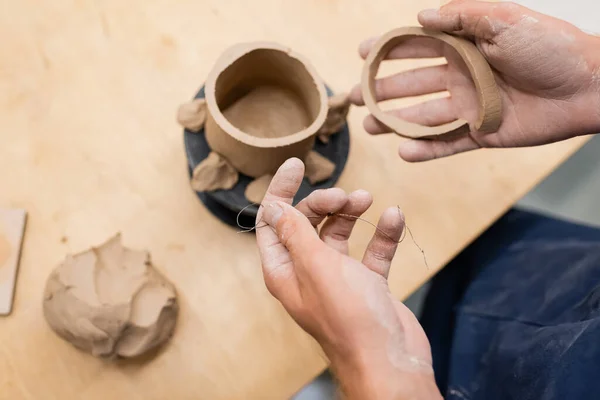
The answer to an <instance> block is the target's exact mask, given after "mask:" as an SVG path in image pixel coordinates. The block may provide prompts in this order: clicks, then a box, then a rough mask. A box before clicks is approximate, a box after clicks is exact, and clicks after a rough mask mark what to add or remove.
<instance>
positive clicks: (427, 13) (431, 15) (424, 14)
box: [419, 8, 440, 21]
mask: <svg viewBox="0 0 600 400" xmlns="http://www.w3.org/2000/svg"><path fill="white" fill-rule="evenodd" d="M439 15H440V10H438V9H436V8H428V9H427V10H423V11H421V12H420V13H419V20H425V21H428V20H432V19H437V18H438V17H439Z"/></svg>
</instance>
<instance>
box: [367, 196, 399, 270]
mask: <svg viewBox="0 0 600 400" xmlns="http://www.w3.org/2000/svg"><path fill="white" fill-rule="evenodd" d="M377 228H378V229H377V230H376V231H375V234H374V235H373V238H372V239H371V242H369V245H368V246H367V250H366V251H365V255H364V257H363V260H362V262H363V264H365V265H366V266H367V267H368V268H369V269H371V270H372V271H374V272H377V273H378V274H380V275H381V276H383V277H384V278H386V279H387V277H388V274H389V272H390V266H391V265H392V259H393V258H394V254H395V253H396V248H397V247H398V241H399V240H400V236H401V235H402V230H403V229H404V216H403V215H402V212H401V211H400V209H399V208H398V207H390V208H388V209H387V210H385V211H384V212H383V214H381V218H379V222H378V223H377Z"/></svg>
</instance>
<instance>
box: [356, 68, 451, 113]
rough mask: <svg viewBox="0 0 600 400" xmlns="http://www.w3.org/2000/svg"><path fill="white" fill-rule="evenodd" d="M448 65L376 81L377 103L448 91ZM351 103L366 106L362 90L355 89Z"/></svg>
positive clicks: (405, 72) (421, 69)
mask: <svg viewBox="0 0 600 400" xmlns="http://www.w3.org/2000/svg"><path fill="white" fill-rule="evenodd" d="M447 71H448V66H447V65H437V66H435V67H425V68H417V69H413V70H410V71H404V72H400V73H398V74H395V75H391V76H387V77H385V78H382V79H377V80H376V81H375V98H376V101H385V100H390V99H397V98H402V97H409V96H420V95H422V94H429V93H437V92H442V91H444V90H446V72H447ZM349 98H350V101H351V102H352V103H353V104H355V105H357V106H364V105H365V101H364V99H363V96H362V90H357V88H353V89H352V91H351V92H350V96H349Z"/></svg>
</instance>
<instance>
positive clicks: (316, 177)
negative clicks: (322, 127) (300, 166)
mask: <svg viewBox="0 0 600 400" xmlns="http://www.w3.org/2000/svg"><path fill="white" fill-rule="evenodd" d="M304 164H305V166H306V170H305V171H304V176H306V177H307V178H308V181H309V182H310V184H311V185H315V184H317V183H320V182H323V181H326V180H327V179H329V178H330V177H331V175H333V172H334V171H335V164H334V163H333V162H331V161H330V160H329V159H327V158H325V157H324V156H322V155H321V154H319V153H317V152H316V151H311V152H310V153H308V155H307V156H306V158H305V159H304Z"/></svg>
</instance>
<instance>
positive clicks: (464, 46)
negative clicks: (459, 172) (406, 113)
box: [361, 27, 502, 139]
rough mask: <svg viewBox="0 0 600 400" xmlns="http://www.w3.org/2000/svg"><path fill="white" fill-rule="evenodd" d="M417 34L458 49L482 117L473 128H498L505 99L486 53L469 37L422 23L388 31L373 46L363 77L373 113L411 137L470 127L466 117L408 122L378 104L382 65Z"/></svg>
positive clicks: (367, 102) (488, 130) (459, 131)
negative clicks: (377, 79) (430, 122)
mask: <svg viewBox="0 0 600 400" xmlns="http://www.w3.org/2000/svg"><path fill="white" fill-rule="evenodd" d="M416 36H426V37H431V38H434V39H438V40H441V41H443V42H445V43H446V44H448V45H450V46H452V48H454V49H455V50H456V51H457V52H458V54H459V55H460V56H461V57H462V59H463V60H464V62H465V64H466V65H467V67H468V69H469V72H470V73H471V77H472V78H473V81H474V83H475V87H476V89H477V95H478V98H479V117H478V119H477V121H476V122H475V123H474V124H473V126H472V128H473V130H475V131H478V132H482V133H492V132H496V131H497V130H498V128H499V127H500V124H501V123H502V99H501V97H500V93H499V91H498V87H497V86H496V81H495V79H494V74H493V72H492V69H491V68H490V66H489V64H488V63H487V61H486V59H485V58H484V56H483V55H482V54H481V53H480V52H479V50H478V49H477V47H476V46H475V45H474V44H473V43H472V42H470V41H468V40H466V39H463V38H460V37H456V36H452V35H449V34H447V33H443V32H438V31H432V30H428V29H424V28H421V27H406V28H399V29H395V30H393V31H391V32H388V33H386V34H385V35H383V36H382V37H381V38H380V39H379V40H378V41H377V42H376V43H375V44H374V46H373V48H372V49H371V52H370V53H369V55H368V57H367V60H366V62H365V65H364V69H363V74H362V80H361V88H362V94H363V98H364V101H365V105H366V106H367V108H368V109H369V111H370V112H371V114H373V116H374V117H375V118H376V119H377V120H378V121H379V122H381V123H382V124H383V125H385V126H387V127H388V128H390V129H391V130H393V131H394V132H395V133H397V134H398V135H400V136H404V137H407V138H412V139H426V138H431V139H433V138H439V137H441V136H446V137H448V136H455V135H461V134H465V133H468V132H470V131H471V128H470V127H469V123H468V121H466V120H464V119H458V120H456V121H453V122H450V123H447V124H443V125H439V126H434V127H429V126H423V125H419V124H415V123H411V122H407V121H404V120H402V119H400V118H397V117H395V116H393V115H391V114H388V113H385V112H383V111H382V110H381V109H380V108H379V106H378V105H377V98H376V95H375V77H376V76H377V71H378V70H379V65H380V64H381V62H382V61H383V59H385V57H386V56H387V55H388V53H389V52H390V51H391V50H392V49H393V48H394V47H396V46H397V45H398V44H400V43H402V42H403V41H405V40H407V39H410V38H411V37H416Z"/></svg>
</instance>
